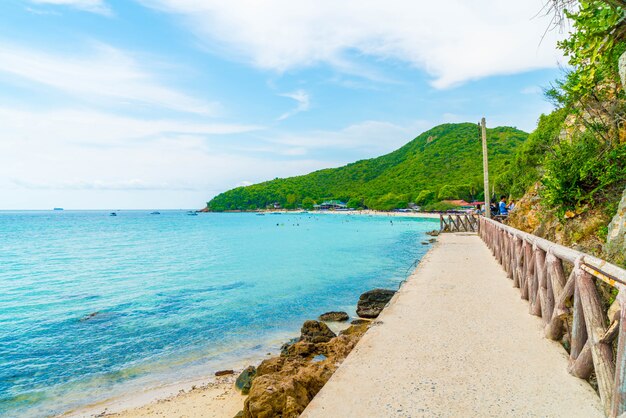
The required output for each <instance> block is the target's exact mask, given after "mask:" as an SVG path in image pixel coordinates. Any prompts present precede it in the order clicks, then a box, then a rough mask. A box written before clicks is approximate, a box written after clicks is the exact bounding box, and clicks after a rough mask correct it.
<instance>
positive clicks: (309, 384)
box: [243, 321, 367, 418]
mask: <svg viewBox="0 0 626 418" xmlns="http://www.w3.org/2000/svg"><path fill="white" fill-rule="evenodd" d="M307 322H316V321H307ZM305 324H306V323H305ZM312 327H313V325H309V326H307V329H310V328H312ZM303 328H305V327H304V326H303ZM366 330H367V325H359V326H351V327H349V328H348V329H346V330H345V334H344V333H343V332H342V334H341V335H339V336H337V337H334V338H332V339H330V340H329V341H328V342H320V343H317V344H314V343H311V342H307V341H299V342H297V343H295V344H292V345H291V346H290V347H289V352H288V353H287V355H284V356H280V357H274V358H271V359H267V360H264V361H263V362H262V363H261V364H260V365H259V368H258V369H257V375H256V378H255V379H254V382H253V383H252V388H251V389H250V395H249V396H248V398H247V399H246V401H245V403H244V409H243V416H244V417H245V418H253V417H254V418H271V417H282V418H296V417H299V416H300V414H301V413H302V412H303V411H304V409H305V408H306V406H307V405H308V404H309V402H310V401H311V400H312V399H313V397H314V396H315V395H316V394H317V392H319V391H320V389H321V388H322V386H324V384H325V383H326V381H328V379H329V378H330V376H331V375H332V374H333V372H334V371H335V370H336V369H337V367H339V364H340V363H341V362H342V361H343V360H344V359H345V358H346V356H347V355H348V354H349V353H350V351H351V350H352V349H353V348H354V346H355V345H356V344H357V342H358V341H359V339H360V338H361V336H362V335H363V334H364V333H365V331H366ZM303 352H307V353H308V354H309V355H308V356H307V357H303V356H302V354H303Z"/></svg>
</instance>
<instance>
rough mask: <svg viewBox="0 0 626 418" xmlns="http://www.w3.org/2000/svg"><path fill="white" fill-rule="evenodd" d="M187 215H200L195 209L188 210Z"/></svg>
mask: <svg viewBox="0 0 626 418" xmlns="http://www.w3.org/2000/svg"><path fill="white" fill-rule="evenodd" d="M187 215H189V216H198V212H194V211H193V210H190V211H188V212H187Z"/></svg>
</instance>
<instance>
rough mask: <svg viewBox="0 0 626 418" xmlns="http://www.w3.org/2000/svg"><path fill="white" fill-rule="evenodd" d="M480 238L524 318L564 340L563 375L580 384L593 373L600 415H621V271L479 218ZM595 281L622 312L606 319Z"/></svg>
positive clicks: (625, 316)
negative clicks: (522, 304)
mask: <svg viewBox="0 0 626 418" xmlns="http://www.w3.org/2000/svg"><path fill="white" fill-rule="evenodd" d="M480 236H481V238H482V239H483V240H484V241H485V243H486V244H487V246H488V247H489V248H490V249H491V250H492V252H493V254H494V256H495V257H496V259H497V260H498V262H500V264H502V266H503V267H504V270H505V271H506V273H507V275H508V277H509V278H510V279H512V280H513V286H514V287H519V288H520V292H521V296H522V298H523V299H526V300H528V301H529V304H530V306H529V310H530V313H531V314H533V315H537V316H540V317H541V318H542V320H543V323H544V326H545V328H544V331H545V336H546V338H549V339H551V340H556V341H561V340H565V341H567V339H569V341H570V353H569V367H568V371H569V372H570V373H571V374H573V375H574V376H577V377H579V378H581V379H589V377H590V376H591V374H592V373H593V372H595V375H596V380H597V383H598V392H599V394H600V399H601V401H602V405H603V407H604V412H605V414H606V415H607V416H610V417H617V416H620V415H621V414H622V413H624V412H625V411H626V353H625V352H624V349H625V345H626V291H625V289H626V270H624V269H622V268H620V267H617V266H615V265H613V264H610V263H607V262H606V261H604V260H601V259H599V258H596V257H593V256H591V255H589V254H585V253H581V252H579V251H576V250H573V249H570V248H567V247H564V246H562V245H558V244H555V243H553V242H550V241H547V240H545V239H542V238H539V237H537V236H534V235H531V234H528V233H525V232H522V231H519V230H517V229H515V228H512V227H510V226H507V225H504V224H501V223H499V222H496V221H493V220H491V219H487V218H484V217H481V218H480ZM570 270H571V273H570V274H569V275H568V276H567V275H566V271H570ZM598 279H599V280H601V281H603V282H605V283H606V284H608V285H609V286H611V287H612V288H615V289H617V291H619V293H618V295H617V300H618V302H619V304H620V306H621V307H622V308H624V309H621V310H619V311H617V312H616V313H615V314H614V315H613V317H612V318H607V313H606V309H605V308H603V304H602V300H601V298H600V296H599V294H598V288H597V286H596V284H597V280H598Z"/></svg>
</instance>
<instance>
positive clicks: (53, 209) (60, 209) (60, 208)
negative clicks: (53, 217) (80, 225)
mask: <svg viewBox="0 0 626 418" xmlns="http://www.w3.org/2000/svg"><path fill="white" fill-rule="evenodd" d="M52 210H63V208H54V209H52Z"/></svg>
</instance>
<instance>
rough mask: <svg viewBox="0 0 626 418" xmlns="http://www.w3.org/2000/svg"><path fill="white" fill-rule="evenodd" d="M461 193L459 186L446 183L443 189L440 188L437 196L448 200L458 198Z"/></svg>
mask: <svg viewBox="0 0 626 418" xmlns="http://www.w3.org/2000/svg"><path fill="white" fill-rule="evenodd" d="M459 195H460V193H459V188H458V187H457V186H451V185H449V184H446V185H445V186H443V187H442V188H441V189H439V194H438V195H437V197H438V198H439V200H446V199H456V198H457V197H459Z"/></svg>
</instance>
